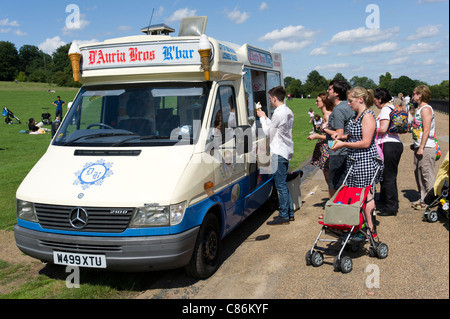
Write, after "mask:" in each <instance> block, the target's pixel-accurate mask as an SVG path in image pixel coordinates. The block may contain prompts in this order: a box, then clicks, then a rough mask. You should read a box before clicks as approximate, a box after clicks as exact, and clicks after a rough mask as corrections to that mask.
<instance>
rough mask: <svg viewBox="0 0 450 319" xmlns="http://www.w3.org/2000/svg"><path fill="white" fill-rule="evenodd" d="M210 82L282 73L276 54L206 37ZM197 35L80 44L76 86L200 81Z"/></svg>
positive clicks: (144, 36) (150, 36)
mask: <svg viewBox="0 0 450 319" xmlns="http://www.w3.org/2000/svg"><path fill="white" fill-rule="evenodd" d="M208 40H209V42H210V44H211V47H212V53H211V80H220V79H223V78H224V77H225V76H226V77H227V79H230V80H231V79H235V78H239V77H241V76H242V71H243V67H244V66H250V67H251V66H253V67H255V68H260V69H266V70H273V71H279V72H281V73H282V64H281V54H280V53H276V52H270V51H267V50H264V49H261V48H258V47H255V46H251V45H249V44H244V45H237V44H233V43H229V42H226V41H219V40H216V39H214V38H210V37H208ZM199 42H200V36H181V37H172V36H169V35H163V34H157V35H135V36H128V37H122V38H115V39H109V40H106V41H104V42H99V43H93V44H85V45H80V51H81V54H82V60H81V82H83V83H85V84H94V83H118V82H129V81H133V82H139V81H145V82H148V81H152V80H157V79H158V80H159V81H172V80H178V81H180V80H190V81H197V80H198V81H203V80H204V77H203V70H202V68H201V59H200V55H199V53H198V47H199Z"/></svg>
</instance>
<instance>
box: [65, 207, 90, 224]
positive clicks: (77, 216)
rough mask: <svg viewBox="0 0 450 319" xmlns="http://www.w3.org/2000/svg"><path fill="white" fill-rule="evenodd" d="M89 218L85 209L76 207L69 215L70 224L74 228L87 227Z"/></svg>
mask: <svg viewBox="0 0 450 319" xmlns="http://www.w3.org/2000/svg"><path fill="white" fill-rule="evenodd" d="M88 219H89V216H88V213H87V211H86V210H85V209H84V208H81V207H76V208H74V209H72V211H71V212H70V214H69V222H70V225H72V227H73V228H76V229H82V228H84V227H85V226H86V225H87V222H88Z"/></svg>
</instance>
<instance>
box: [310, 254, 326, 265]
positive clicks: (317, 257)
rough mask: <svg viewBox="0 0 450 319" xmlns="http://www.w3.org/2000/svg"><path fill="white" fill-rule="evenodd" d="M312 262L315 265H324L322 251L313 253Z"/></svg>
mask: <svg viewBox="0 0 450 319" xmlns="http://www.w3.org/2000/svg"><path fill="white" fill-rule="evenodd" d="M311 264H312V265H313V266H314V267H320V266H322V265H323V254H322V253H321V252H320V251H314V252H313V253H312V256H311Z"/></svg>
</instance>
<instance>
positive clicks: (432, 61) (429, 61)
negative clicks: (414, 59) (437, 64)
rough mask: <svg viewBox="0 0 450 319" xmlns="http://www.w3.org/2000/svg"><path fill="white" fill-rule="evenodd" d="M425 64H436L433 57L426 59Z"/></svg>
mask: <svg viewBox="0 0 450 319" xmlns="http://www.w3.org/2000/svg"><path fill="white" fill-rule="evenodd" d="M423 64H424V65H433V64H434V60H433V59H429V60H426V61H425V62H424V63H423Z"/></svg>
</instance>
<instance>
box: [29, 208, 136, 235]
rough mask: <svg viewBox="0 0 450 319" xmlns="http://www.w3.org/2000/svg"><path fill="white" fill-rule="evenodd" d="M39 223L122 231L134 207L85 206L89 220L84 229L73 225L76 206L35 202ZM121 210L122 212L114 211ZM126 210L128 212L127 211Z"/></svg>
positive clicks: (49, 227)
mask: <svg viewBox="0 0 450 319" xmlns="http://www.w3.org/2000/svg"><path fill="white" fill-rule="evenodd" d="M34 207H35V209H36V214H37V217H38V220H39V223H40V224H41V226H42V227H43V228H48V229H57V230H67V231H80V232H99V233H121V232H123V231H125V229H126V228H127V227H128V224H129V222H130V218H131V215H132V213H133V210H134V208H117V207H111V208H105V207H83V209H84V210H85V211H86V212H87V214H88V222H87V224H86V226H85V227H83V228H82V229H77V228H74V227H72V225H71V223H70V214H71V212H72V210H73V209H76V207H73V206H56V205H43V204H34ZM117 211H120V212H121V213H120V214H116V213H112V212H117ZM125 212H126V213H125Z"/></svg>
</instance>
